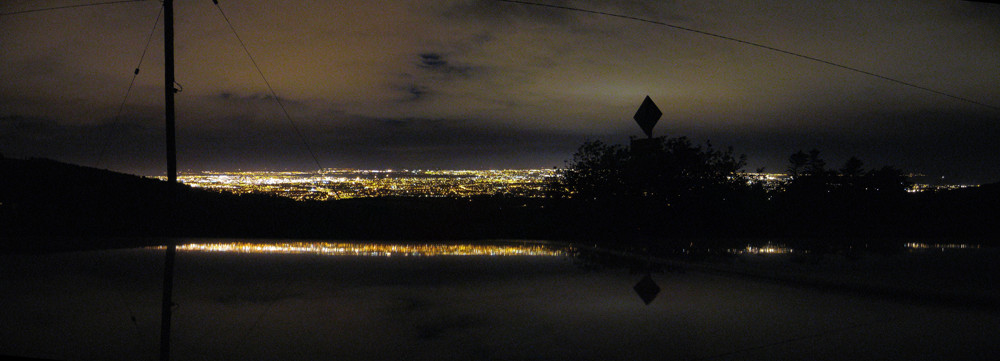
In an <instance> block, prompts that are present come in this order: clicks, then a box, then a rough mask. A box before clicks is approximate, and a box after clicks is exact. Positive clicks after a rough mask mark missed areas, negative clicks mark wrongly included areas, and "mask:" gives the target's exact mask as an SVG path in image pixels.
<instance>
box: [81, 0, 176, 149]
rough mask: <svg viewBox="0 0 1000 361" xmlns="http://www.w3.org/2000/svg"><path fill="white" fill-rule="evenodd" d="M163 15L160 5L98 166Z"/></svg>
mask: <svg viewBox="0 0 1000 361" xmlns="http://www.w3.org/2000/svg"><path fill="white" fill-rule="evenodd" d="M162 16H163V7H162V6H161V7H160V12H159V13H157V14H156V20H154V21H153V29H151V30H150V31H149V36H148V37H147V38H146V46H145V47H143V48H142V55H140V56H139V63H138V64H136V66H135V71H133V72H132V80H131V81H130V82H129V83H128V89H127V90H125V96H124V97H123V98H122V102H121V104H120V105H119V106H118V113H117V114H115V119H114V121H112V122H111V127H110V128H109V130H108V135H107V136H106V137H105V139H104V142H103V145H102V146H101V152H100V153H99V154H98V156H97V167H100V165H101V164H102V162H103V161H104V154H105V153H107V150H108V148H109V147H110V145H111V136H112V134H111V132H113V131H114V129H115V127H116V126H117V125H118V122H119V121H120V120H121V115H122V111H124V110H125V103H126V102H127V101H128V97H129V94H131V93H132V87H133V86H134V85H135V78H137V77H138V76H139V69H140V68H141V67H142V61H143V60H144V59H146V53H147V52H148V51H149V45H150V44H151V43H152V42H153V34H155V33H156V27H157V26H158V25H159V23H160V17H162Z"/></svg>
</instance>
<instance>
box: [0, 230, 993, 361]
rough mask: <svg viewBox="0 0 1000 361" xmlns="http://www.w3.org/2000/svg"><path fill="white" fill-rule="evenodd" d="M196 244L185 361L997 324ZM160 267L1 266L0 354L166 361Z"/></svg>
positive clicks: (919, 351)
mask: <svg viewBox="0 0 1000 361" xmlns="http://www.w3.org/2000/svg"><path fill="white" fill-rule="evenodd" d="M507 245H509V243H508V244H507ZM514 245H515V246H518V247H520V246H528V247H536V246H537V244H534V243H519V244H518V243H515V244H514ZM382 246H384V245H382ZM494 246H495V245H494ZM305 247H306V248H309V247H313V248H315V247H319V248H323V247H320V246H316V245H309V246H305ZM209 248H211V247H209ZM300 248H301V247H300ZM327 248H330V247H327ZM332 248H337V247H332ZM340 248H345V249H347V248H350V247H340ZM459 248H461V247H459ZM196 249H198V247H192V248H191V250H188V251H181V252H180V253H179V254H178V259H177V276H176V290H175V297H174V299H175V302H176V303H177V306H176V308H175V310H174V311H175V313H174V321H175V322H174V338H173V343H174V348H173V355H174V356H175V359H177V360H334V359H336V360H402V359H406V360H475V359H480V360H565V359H570V360H580V359H582V360H699V359H713V360H715V359H718V360H730V359H737V360H744V359H749V360H796V359H830V360H848V359H863V360H869V359H909V360H939V359H967V360H974V359H995V358H996V357H997V356H1000V346H998V344H1000V342H998V341H1000V338H998V336H997V330H998V329H997V325H1000V312H998V311H995V310H991V309H983V308H959V307H945V306H934V305H927V304H920V303H915V302H907V301H893V300H887V299H880V298H872V297H866V296H861V295H853V294H841V293H835V292H828V291H822V290H818V289H812V288H805V287H790V286H786V285H781V284H776V283H768V282H760V281H754V280H749V279H744V278H739V277H731V276H724V275H717V274H712V273H701V272H696V271H688V272H668V273H654V274H653V275H652V276H653V279H654V281H655V282H656V283H657V284H659V286H660V287H661V289H662V292H661V293H660V294H659V296H658V297H657V298H656V299H655V300H654V301H653V302H652V304H650V305H649V306H646V305H644V303H643V302H642V300H641V299H640V298H639V297H638V296H637V295H636V294H635V292H634V291H633V290H632V287H633V286H634V285H635V283H636V282H638V281H639V280H640V279H641V278H642V276H644V274H633V273H630V272H629V271H628V270H627V269H604V270H600V271H594V270H593V267H580V266H579V265H578V261H577V260H574V259H573V258H571V257H569V256H567V255H565V254H564V253H560V251H559V250H558V249H553V250H551V251H552V252H536V253H537V254H536V255H524V254H521V255H505V254H511V253H502V252H501V253H496V252H494V253H488V252H487V253H486V254H495V255H493V256H490V255H478V254H477V255H454V254H453V255H446V254H447V252H445V253H442V254H441V255H432V254H435V253H425V256H423V257H413V256H401V255H403V254H406V253H407V252H400V253H396V252H392V253H393V255H391V256H390V255H388V254H386V253H382V254H377V255H376V256H371V255H368V254H365V253H358V254H351V255H329V254H326V253H317V252H280V253H256V252H246V253H234V252H207V251H199V250H196ZM400 249H401V248H399V247H397V248H396V250H397V252H398V251H399V250H400ZM514 249H523V248H514ZM536 250H537V249H536ZM411 251H412V250H411ZM514 253H516V252H514ZM462 254H465V253H462ZM501 254H504V255H501ZM162 262H163V261H162V251H160V250H156V249H132V250H116V251H103V252H79V253H70V254H55V255H0V264H2V266H0V290H2V291H0V293H2V297H0V354H13V355H20V356H30V357H44V358H54V359H69V360H155V359H156V358H157V337H158V336H157V335H158V332H159V297H160V294H159V292H160V277H161V272H162ZM132 317H134V321H133V319H132Z"/></svg>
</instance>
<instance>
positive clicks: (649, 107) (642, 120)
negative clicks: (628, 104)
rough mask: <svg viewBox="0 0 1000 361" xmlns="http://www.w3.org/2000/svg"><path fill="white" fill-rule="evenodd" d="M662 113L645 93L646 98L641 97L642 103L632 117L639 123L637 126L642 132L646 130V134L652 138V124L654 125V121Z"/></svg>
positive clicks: (658, 118)
mask: <svg viewBox="0 0 1000 361" xmlns="http://www.w3.org/2000/svg"><path fill="white" fill-rule="evenodd" d="M662 115H663V112H661V111H660V108H657V107H656V104H655V103H653V99H650V98H649V95H647V96H646V99H643V101H642V105H640V106H639V110H637V111H636V112H635V116H633V117H632V118H633V119H635V122H636V123H639V127H640V128H642V131H643V132H646V136H647V137H650V138H652V137H653V126H654V125H656V121H658V120H660V116H662Z"/></svg>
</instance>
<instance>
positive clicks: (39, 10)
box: [0, 0, 150, 16]
mask: <svg viewBox="0 0 1000 361" xmlns="http://www.w3.org/2000/svg"><path fill="white" fill-rule="evenodd" d="M143 1H150V0H118V1H105V2H99V3H90V4H77V5H64V6H54V7H50V8H39V9H29V10H21V11H11V12H7V13H0V16H6V15H18V14H27V13H37V12H42V11H50V10H62V9H72V8H82V7H89V6H99V5H111V4H122V3H135V2H143Z"/></svg>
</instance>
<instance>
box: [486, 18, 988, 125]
mask: <svg viewBox="0 0 1000 361" xmlns="http://www.w3.org/2000/svg"><path fill="white" fill-rule="evenodd" d="M496 1H498V2H504V3H512V4H521V5H528V6H537V7H545V8H551V9H559V10H567V11H576V12H581V13H587V14H594V15H602V16H610V17H615V18H620V19H626V20H632V21H638V22H643V23H648V24H653V25H659V26H665V27H668V28H672V29H676V30H681V31H687V32H691V33H696V34H701V35H705V36H710V37H713V38H717V39H722V40H726V41H731V42H736V43H740V44H743V45H748V46H753V47H757V48H761V49H766V50H770V51H774V52H778V53H782V54H785V55H790V56H794V57H798V58H801V59H806V60H810V61H814V62H818V63H822V64H826V65H829V66H833V67H837V68H840V69H844V70H848V71H852V72H855V73H859V74H864V75H867V76H871V77H875V78H879V79H882V80H885V81H889V82H893V83H896V84H899V85H903V86H907V87H911V88H914V89H919V90H923V91H926V92H929V93H934V94H937V95H941V96H945V97H948V98H952V99H955V100H959V101H962V102H966V103H970V104H974V105H978V106H981V107H985V108H989V109H993V110H997V111H1000V107H998V106H995V105H990V104H986V103H983V102H980V101H977V100H974V99H970V98H966V97H963V96H959V95H955V94H951V93H947V92H944V91H940V90H936V89H932V88H929V87H926V86H923V85H918V84H915V83H911V82H908V81H904V80H899V79H896V78H893V77H890V76H886V75H881V74H878V73H874V72H870V71H867V70H863V69H860V68H855V67H852V66H848V65H844V64H840V63H836V62H833V61H830V60H825V59H821V58H817V57H814V56H809V55H805V54H801V53H797V52H794V51H790V50H784V49H781V48H776V47H773V46H770V45H764V44H761V43H756V42H752V41H747V40H743V39H739V38H735V37H732V36H726V35H721V34H716V33H712V32H708V31H704V30H698V29H694V28H689V27H684V26H680V25H674V24H670V23H667V22H663V21H657V20H651V19H645V18H640V17H637V16H631V15H624V14H616V13H611V12H606V11H598V10H589V9H584V8H577V7H572V6H565V5H554V4H544V3H537V2H531V1H521V0H496Z"/></svg>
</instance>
